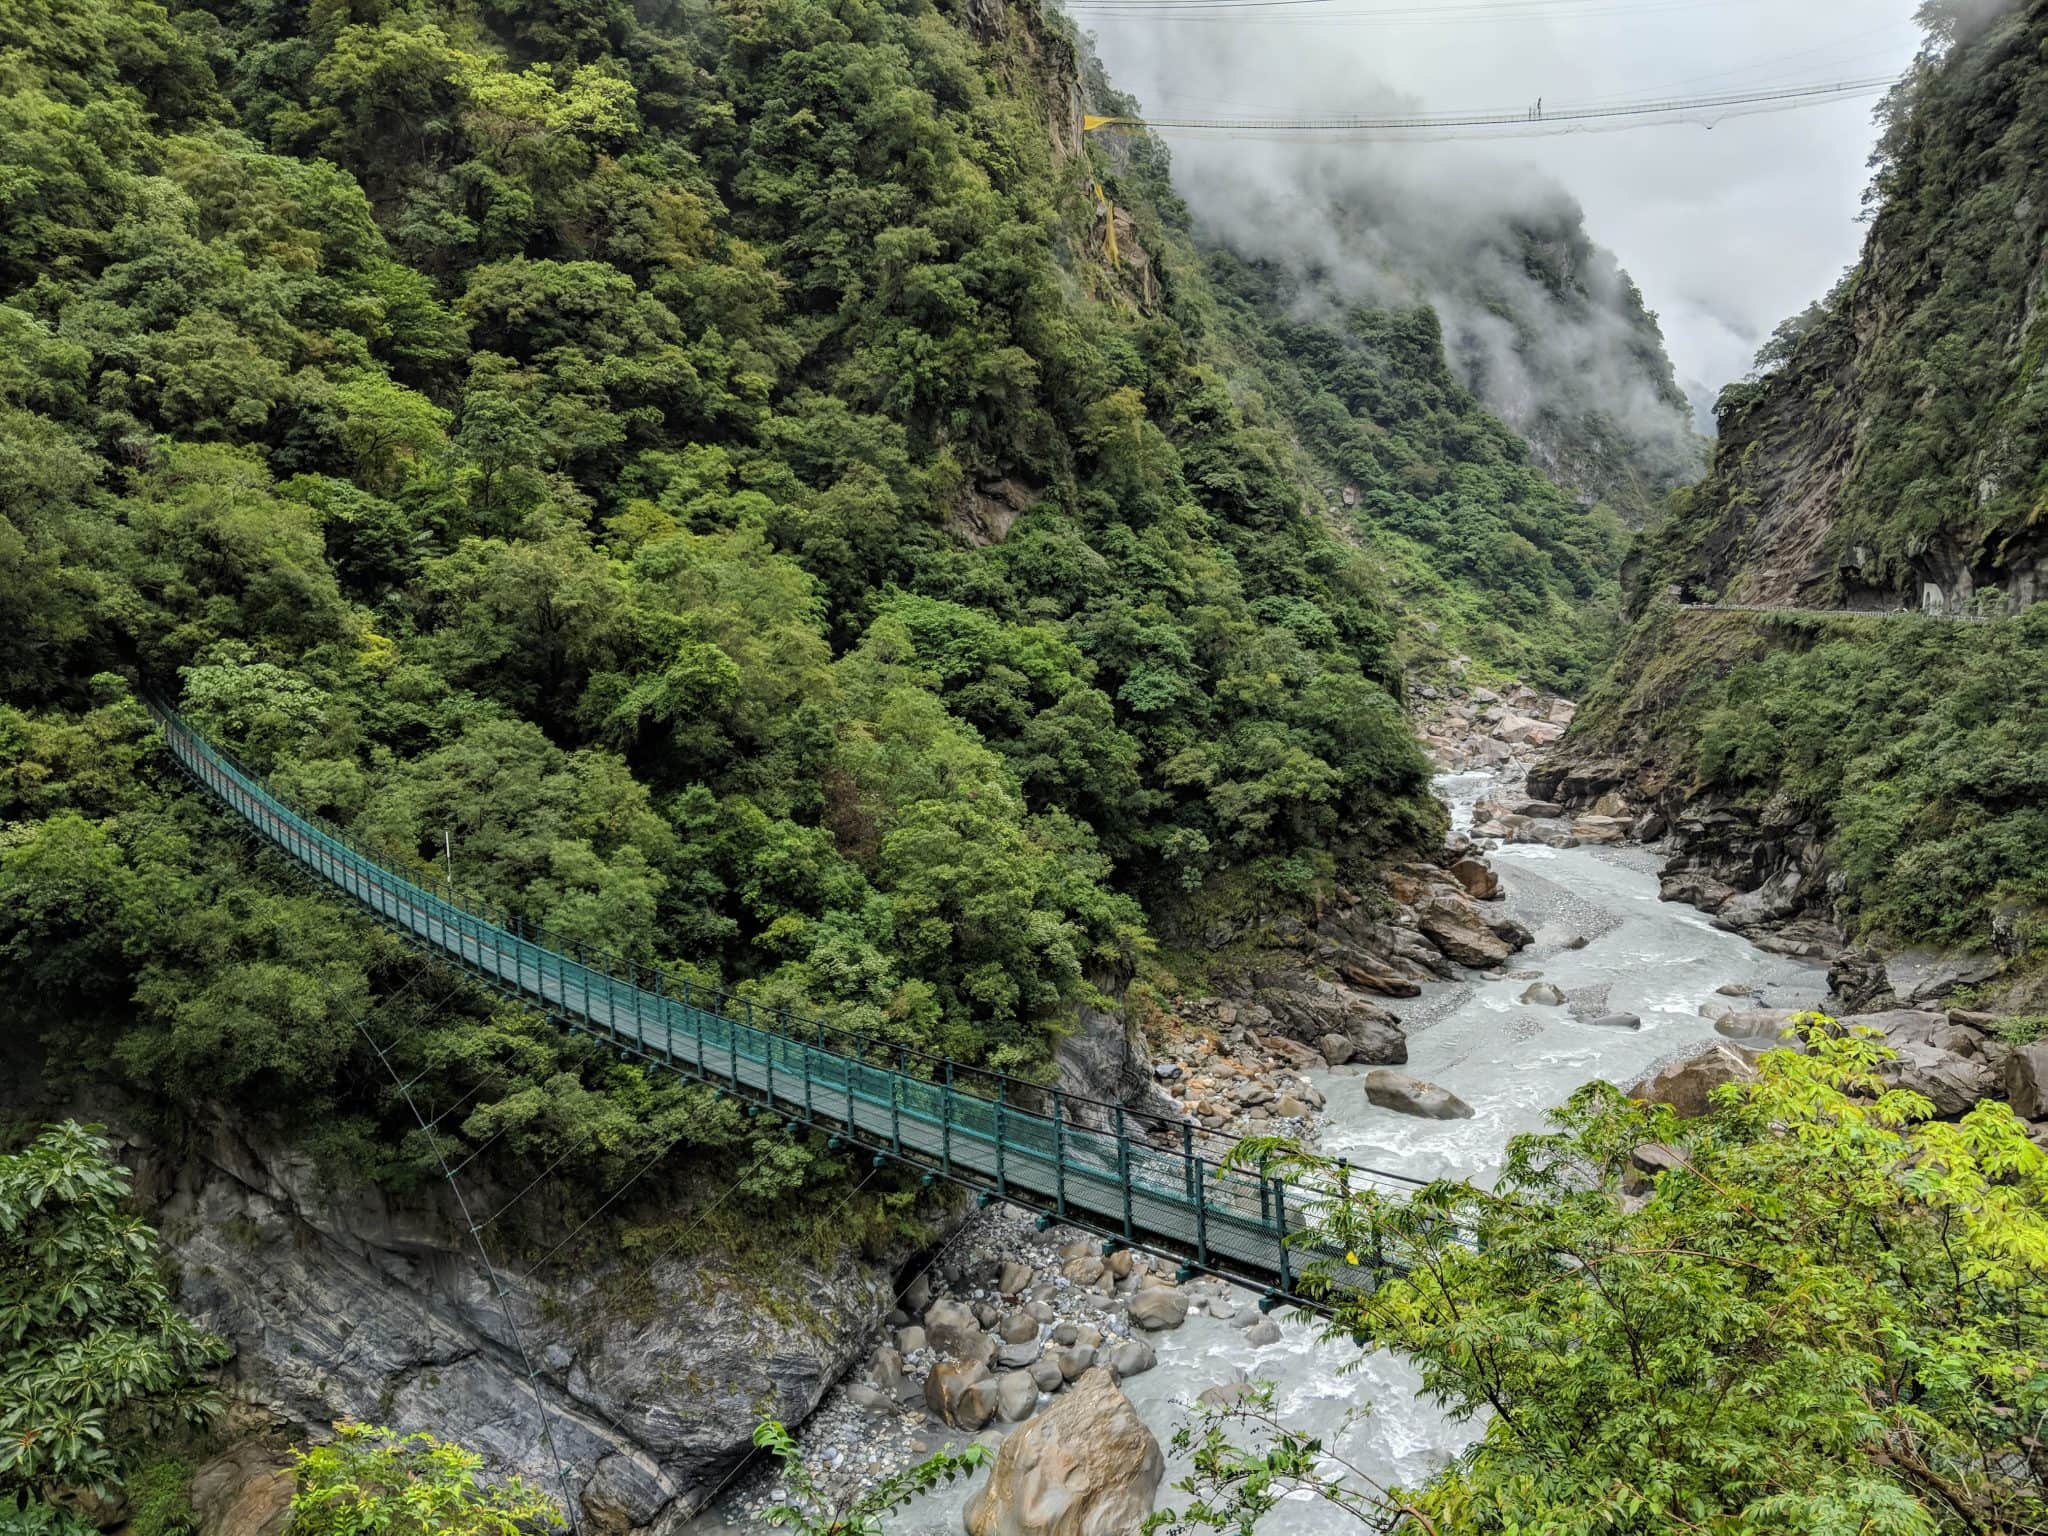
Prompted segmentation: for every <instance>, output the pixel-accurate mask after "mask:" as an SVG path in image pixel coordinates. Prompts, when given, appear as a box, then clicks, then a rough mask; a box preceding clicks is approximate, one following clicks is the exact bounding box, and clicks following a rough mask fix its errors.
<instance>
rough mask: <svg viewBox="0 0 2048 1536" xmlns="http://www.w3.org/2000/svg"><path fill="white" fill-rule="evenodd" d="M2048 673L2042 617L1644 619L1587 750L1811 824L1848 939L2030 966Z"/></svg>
mask: <svg viewBox="0 0 2048 1536" xmlns="http://www.w3.org/2000/svg"><path fill="white" fill-rule="evenodd" d="M2044 677H2048V609H2043V608H2038V607H2037V608H2035V609H2033V610H2031V611H2030V612H2028V613H2027V614H2025V615H2022V616H2021V617H2020V618H2018V619H2016V620H2011V621H2002V622H2000V623H1997V624H1993V625H1984V626H1974V625H1972V626H1965V625H1957V624H1953V623H1945V622H1942V621H1939V620H1931V619H1930V620H1914V619H1903V620H1897V619H1890V620H1879V619H1864V620H1856V619H1844V620H1841V621H1830V620H1801V619H1774V620H1770V621H1765V620H1762V619H1758V618H1753V617H1751V616H1749V615H1735V614H1729V615H1717V616H1715V622H1714V623H1713V624H1711V625H1706V626H1702V625H1700V624H1698V623H1697V622H1688V623H1686V624H1685V626H1684V627H1683V628H1679V627H1677V626H1676V625H1675V624H1674V623H1671V622H1669V621H1667V620H1660V619H1659V618H1657V617H1656V616H1654V615H1653V616H1652V617H1651V618H1650V619H1649V620H1648V621H1647V622H1646V623H1645V625H1644V626H1643V628H1642V630H1641V631H1640V632H1639V633H1638V634H1637V635H1636V636H1634V637H1632V639H1631V642H1630V649H1629V650H1628V651H1627V652H1626V653H1625V654H1624V658H1623V660H1622V661H1621V662H1620V663H1619V664H1618V665H1617V668H1616V675H1615V677H1614V679H1613V680H1612V681H1611V682H1610V683H1609V684H1607V685H1603V687H1602V688H1601V689H1600V690H1599V691H1597V692H1596V693H1595V694H1594V695H1593V696H1592V698H1591V699H1590V700H1589V701H1588V704H1587V708H1586V709H1585V711H1584V712H1583V726H1582V729H1583V731H1584V732H1585V735H1584V737H1583V740H1584V741H1586V742H1587V743H1588V749H1589V750H1609V749H1620V750H1639V749H1640V746H1639V745H1638V744H1639V743H1640V742H1642V741H1644V740H1647V741H1649V742H1651V743H1653V744H1654V751H1655V753H1656V754H1657V755H1658V756H1660V757H1666V758H1668V759H1670V760H1673V761H1681V762H1689V763H1691V764H1692V765H1693V771H1694V773H1695V775H1696V782H1697V783H1698V785H1699V786H1700V787H1701V788H1703V789H1710V790H1714V791H1718V792H1721V793H1724V794H1726V795H1728V796H1729V797H1730V798H1732V799H1733V800H1734V801H1735V802H1736V803H1737V804H1739V805H1741V806H1744V807H1746V808H1748V809H1749V810H1751V811H1753V812H1755V813H1756V814H1758V815H1759V816H1762V815H1766V814H1768V815H1769V816H1771V817H1772V818H1773V819H1774V820H1775V821H1777V822H1779V823H1781V824H1788V825H1789V824H1794V823H1797V822H1800V821H1805V820H1812V821H1813V822H1815V823H1816V824H1818V825H1819V827H1820V828H1821V830H1822V832H1823V835H1824V836H1825V838H1826V841H1827V849H1828V854H1829V857H1830V859H1831V860H1832V861H1833V863H1834V865H1835V866H1836V867H1837V868H1838V869H1839V870H1840V871H1841V874H1842V880H1843V889H1842V893H1841V895H1840V897H1839V898H1838V910H1839V911H1840V912H1841V914H1842V916H1843V917H1844V918H1845V919H1846V920H1847V922H1848V923H1849V924H1850V925H1851V926H1852V927H1854V928H1858V929H1860V930H1861V931H1863V932H1865V933H1867V934H1870V935H1872V936H1875V937H1879V938H1889V939H1891V940H1894V941H1901V942H1926V941H1932V942H1937V943H1941V944H1948V945H1960V946H1965V947H1970V948H1977V949H1991V948H1994V947H1996V948H1998V949H2001V950H2003V951H2004V952H2005V953H2007V954H2008V955H2012V956H2015V957H2025V956H2030V955H2038V954H2039V953H2040V952H2041V950H2042V947H2043V945H2044V944H2048V933H2044V931H2043V929H2042V925H2041V922H2040V918H2039V916H2038V914H2039V913H2040V911H2041V910H2042V909H2043V908H2044V907H2048V885H2044V883H2043V878H2042V870H2041V860H2040V857H2039V851H2040V849H2041V848H2043V847H2044V846H2048V813H2044V810H2043V806H2044V803H2048V801H2044V795H2048V712H2044V708H2043V701H2044V698H2048V695H2044V693H2043V690H2042V688H2041V680H2042V679H2043V678H2044ZM1624 743H1629V744H1630V745H1627V746H1624V745H1623V744H1624Z"/></svg>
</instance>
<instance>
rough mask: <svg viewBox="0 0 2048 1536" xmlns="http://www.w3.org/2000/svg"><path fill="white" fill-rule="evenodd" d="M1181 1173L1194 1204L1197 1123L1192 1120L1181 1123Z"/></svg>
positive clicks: (1191, 1201)
mask: <svg viewBox="0 0 2048 1536" xmlns="http://www.w3.org/2000/svg"><path fill="white" fill-rule="evenodd" d="M1180 1173H1181V1182H1182V1184H1183V1185H1184V1186H1186V1189H1187V1192H1188V1201H1189V1203H1190V1204H1192V1203H1193V1202H1194V1198H1195V1122H1194V1121H1192V1120H1183V1121H1181V1123H1180Z"/></svg>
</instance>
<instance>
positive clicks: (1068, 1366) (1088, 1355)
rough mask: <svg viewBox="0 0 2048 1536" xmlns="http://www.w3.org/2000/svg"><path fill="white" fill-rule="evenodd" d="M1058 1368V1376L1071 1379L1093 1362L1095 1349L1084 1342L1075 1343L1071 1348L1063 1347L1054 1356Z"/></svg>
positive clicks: (1067, 1379)
mask: <svg viewBox="0 0 2048 1536" xmlns="http://www.w3.org/2000/svg"><path fill="white" fill-rule="evenodd" d="M1054 1359H1055V1360H1056V1362H1057V1363H1058V1365H1059V1368H1060V1377H1061V1379H1062V1380H1065V1381H1073V1380H1074V1379H1076V1378H1077V1377H1079V1376H1080V1375H1081V1373H1082V1372H1084V1371H1086V1370H1087V1369H1088V1368H1089V1367H1090V1366H1091V1365H1093V1364H1094V1363H1095V1351H1094V1350H1092V1349H1090V1348H1089V1347H1088V1346H1087V1345H1085V1344H1076V1345H1075V1346H1074V1347H1073V1348H1072V1349H1063V1350H1061V1351H1060V1352H1059V1354H1058V1355H1057V1356H1055V1357H1054Z"/></svg>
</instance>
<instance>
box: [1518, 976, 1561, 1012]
mask: <svg viewBox="0 0 2048 1536" xmlns="http://www.w3.org/2000/svg"><path fill="white" fill-rule="evenodd" d="M1521 1000H1522V1001H1523V1002H1525V1003H1531V1004H1534V1005H1535V1006H1537V1007H1539V1008H1562V1007H1563V1006H1564V992H1563V991H1562V990H1561V989H1560V988H1559V987H1558V985H1557V983H1556V982H1554V981H1533V982H1531V983H1530V984H1529V985H1528V986H1526V987H1524V988H1523V989H1522V999H1521Z"/></svg>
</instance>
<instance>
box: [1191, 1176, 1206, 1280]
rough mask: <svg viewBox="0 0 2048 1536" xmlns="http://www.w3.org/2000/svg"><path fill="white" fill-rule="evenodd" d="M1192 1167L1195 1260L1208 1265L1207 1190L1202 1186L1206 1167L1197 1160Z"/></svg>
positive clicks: (1203, 1266)
mask: <svg viewBox="0 0 2048 1536" xmlns="http://www.w3.org/2000/svg"><path fill="white" fill-rule="evenodd" d="M1193 1167H1194V1181H1195V1262H1196V1263H1197V1264H1199V1265H1201V1266H1202V1268H1204V1269H1207V1268H1208V1267H1209V1191H1208V1190H1207V1189H1206V1188H1204V1187H1203V1186H1204V1184H1205V1182H1206V1180H1207V1178H1208V1169H1207V1168H1205V1167H1204V1166H1203V1165H1202V1164H1201V1163H1199V1162H1197V1163H1195V1164H1194V1165H1193Z"/></svg>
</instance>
